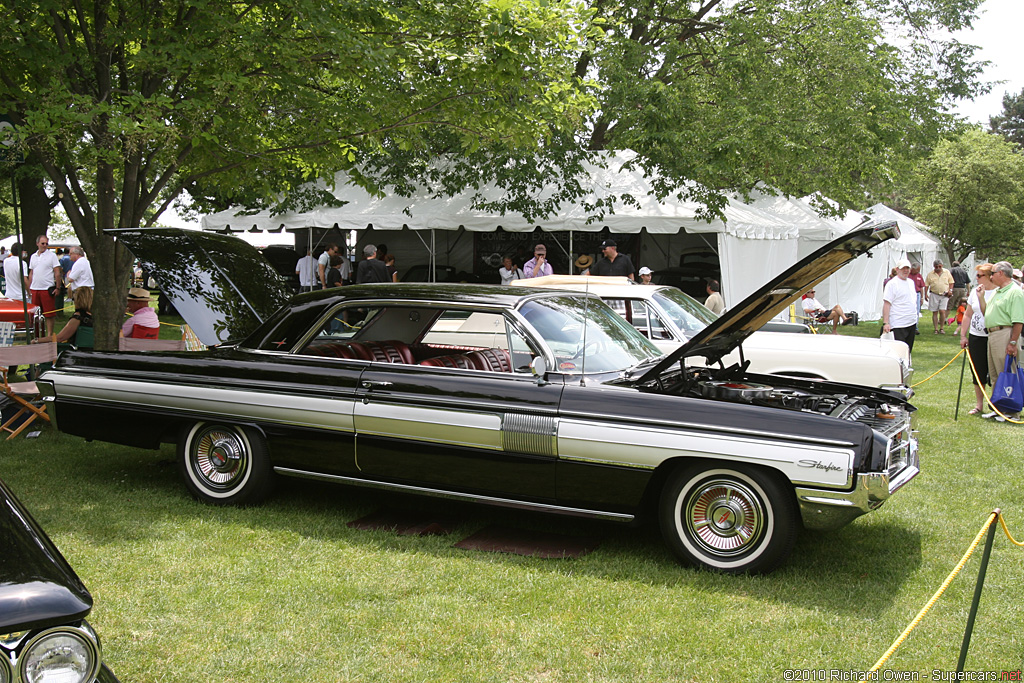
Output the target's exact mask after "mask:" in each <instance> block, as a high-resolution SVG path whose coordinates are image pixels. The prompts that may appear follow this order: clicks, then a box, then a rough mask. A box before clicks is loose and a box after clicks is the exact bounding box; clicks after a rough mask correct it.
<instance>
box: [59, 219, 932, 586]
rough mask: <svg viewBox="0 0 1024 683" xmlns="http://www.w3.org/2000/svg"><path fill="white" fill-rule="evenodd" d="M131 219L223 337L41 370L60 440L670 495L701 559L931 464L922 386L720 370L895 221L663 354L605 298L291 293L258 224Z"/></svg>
mask: <svg viewBox="0 0 1024 683" xmlns="http://www.w3.org/2000/svg"><path fill="white" fill-rule="evenodd" d="M117 234H118V235H119V237H120V239H122V240H124V241H125V243H126V244H127V245H128V246H129V248H130V249H131V250H132V251H133V252H134V253H135V255H136V256H138V257H139V258H140V259H142V260H143V261H144V262H146V264H147V267H149V268H150V269H152V271H153V272H154V273H156V274H157V277H158V279H159V280H160V283H161V285H162V286H163V287H164V288H165V290H167V291H169V292H173V296H174V297H175V304H176V306H177V308H178V310H179V311H180V312H181V314H182V315H183V316H184V317H185V318H186V320H188V322H189V323H190V324H191V325H192V327H193V329H194V331H195V332H196V334H197V336H198V337H199V338H200V339H201V340H202V341H203V342H204V343H205V344H207V345H209V346H212V347H214V348H211V349H210V350H208V351H205V352H198V353H189V352H170V353H157V352H141V353H140V352H136V353H128V352H92V353H82V352H66V353H64V354H63V355H62V356H61V357H60V359H59V360H58V361H57V364H56V366H55V368H54V369H53V370H52V371H50V372H47V373H46V374H45V375H44V376H43V378H42V380H41V382H40V385H41V387H42V390H43V392H44V396H45V397H46V400H48V401H49V404H50V409H51V411H52V414H53V416H54V419H55V422H56V424H57V426H58V428H59V429H60V430H62V431H64V432H68V433H70V434H75V435H78V436H82V437H85V438H87V439H98V440H103V441H111V442H116V443H123V444H128V445H134V446H139V447H143V448H157V447H159V445H160V444H161V443H164V442H171V443H175V444H177V447H178V463H179V467H180V469H181V473H182V477H183V479H184V482H185V485H186V486H187V487H188V488H189V490H190V491H191V492H192V493H193V494H194V495H195V496H196V497H197V498H199V499H201V500H203V501H206V502H209V503H215V504H224V503H237V504H249V503H255V502H258V501H259V500H261V499H263V498H265V497H266V496H267V495H268V494H269V493H270V491H271V489H272V487H273V484H274V480H275V478H276V477H279V476H289V477H301V478H308V479H317V480H324V481H331V482H337V483H341V484H349V485H357V486H368V487H377V488H382V489H390V490H397V491H406V492H413V493H420V494H426V495H434V496H445V497H452V498H459V499H464V500H471V501H477V502H481V503H488V504H492V505H502V506H512V507H518V508H529V509H534V510H541V511H547V512H552V513H559V514H566V515H582V516H590V517H598V518H603V519H608V520H615V521H621V522H629V521H632V520H634V519H636V518H637V517H638V516H639V515H640V514H641V512H642V511H644V510H647V509H654V510H656V516H657V522H658V524H659V526H660V528H661V531H662V533H663V535H664V537H665V539H666V541H667V543H668V545H669V546H670V547H671V548H672V549H673V551H674V552H675V553H676V554H677V555H678V556H679V558H680V559H682V560H683V561H684V562H687V563H691V564H696V565H700V566H704V567H708V568H711V569H715V570H719V571H725V572H753V571H767V570H770V569H772V568H773V567H775V566H777V565H778V564H779V563H780V562H782V561H783V560H784V559H785V558H786V557H787V556H788V555H789V553H790V551H791V549H792V547H793V543H794V539H795V538H796V534H797V532H798V530H799V529H800V528H801V527H807V528H814V529H834V528H837V527H839V526H842V525H843V524H846V523H848V522H849V521H851V520H852V519H854V518H855V517H857V516H858V515H862V514H864V513H866V512H869V511H870V510H873V509H875V508H877V507H878V506H880V505H881V504H882V503H884V502H885V501H886V499H888V498H889V496H890V495H891V494H892V493H894V492H895V491H896V490H897V489H899V488H900V487H901V486H903V485H904V484H906V483H907V482H908V481H909V480H910V479H912V478H913V477H914V476H915V475H916V474H917V473H918V456H917V442H916V440H915V439H914V438H913V435H912V431H911V421H910V418H911V413H912V411H913V410H914V409H913V407H912V406H910V405H909V404H908V403H907V401H906V399H905V398H904V397H903V396H902V395H900V394H897V393H894V392H889V391H885V390H881V389H875V388H870V387H863V386H856V385H852V384H838V383H829V382H823V381H812V380H801V379H794V378H787V377H781V376H774V375H764V376H761V375H755V374H752V373H749V372H748V371H747V363H746V362H745V361H743V360H742V353H741V355H740V359H741V360H740V362H739V363H737V364H734V365H728V366H726V365H724V364H723V363H722V362H721V359H722V358H723V357H724V356H726V354H728V353H730V352H731V351H733V350H734V349H736V348H740V349H741V350H742V343H743V340H744V339H745V338H746V337H747V336H749V335H750V334H752V333H753V332H754V331H755V330H757V329H760V328H761V327H762V326H763V325H764V323H765V322H767V321H768V320H770V319H771V318H772V317H773V316H774V315H776V313H778V312H779V311H780V310H782V308H784V307H785V306H786V305H787V304H788V302H789V301H791V300H792V299H794V298H795V297H797V296H799V295H800V293H801V292H803V291H806V290H808V289H810V288H812V287H813V286H814V285H815V284H816V283H818V282H820V281H821V280H822V279H824V278H825V277H827V276H828V275H829V274H830V273H832V272H833V271H835V270H836V269H838V268H839V267H841V266H842V265H843V264H845V263H847V262H848V261H850V260H852V259H853V258H855V257H856V256H858V255H859V254H861V253H863V252H865V251H867V250H869V249H870V248H871V247H872V246H874V245H876V244H878V243H879V242H881V241H883V240H886V239H889V238H891V237H893V236H895V235H898V230H897V228H896V227H895V225H894V224H892V225H885V226H880V227H878V228H876V229H871V228H866V229H861V230H858V231H855V232H852V233H850V234H848V235H846V236H845V237H843V238H841V239H839V240H836V241H834V242H832V243H830V244H828V245H826V246H825V247H822V248H821V249H820V250H818V251H817V252H815V253H814V254H812V255H810V256H809V257H808V258H807V259H805V260H804V261H802V262H800V263H797V264H796V265H794V266H793V267H792V268H790V269H788V270H787V271H785V272H784V273H782V274H781V275H780V276H779V277H778V278H776V280H774V281H772V282H770V283H768V284H767V285H765V286H764V287H763V288H761V289H760V290H759V291H757V292H755V294H754V295H752V296H751V297H750V298H748V299H747V300H745V301H743V302H741V303H740V304H739V305H737V306H734V307H733V308H732V309H731V310H730V311H728V312H727V313H726V314H725V315H723V316H722V317H721V318H719V319H717V320H716V321H715V322H713V323H712V324H710V325H708V326H707V327H706V328H704V329H703V330H701V331H700V332H699V333H697V334H695V335H694V336H693V337H692V338H691V339H690V340H689V342H687V343H686V344H684V345H683V346H681V347H680V348H679V349H677V350H676V351H674V352H673V353H671V354H669V355H667V356H662V355H660V354H661V352H660V351H659V350H658V349H657V347H655V346H654V345H653V344H652V343H651V342H650V341H649V340H648V339H647V338H646V337H644V336H643V335H641V334H640V333H639V332H637V330H636V329H635V328H634V327H633V326H632V325H630V324H629V323H627V322H626V321H625V320H623V318H622V317H621V316H619V315H618V314H616V313H615V312H614V311H613V310H612V309H611V308H609V307H608V305H607V304H605V303H604V302H603V301H601V299H600V298H598V297H597V296H595V295H592V294H589V293H585V292H568V291H560V290H538V289H527V288H517V287H494V286H491V287H488V286H482V285H459V284H436V283H435V284H391V283H388V284H376V285H356V286H351V287H343V288H340V289H334V290H324V291H319V292H311V293H307V294H300V295H298V296H296V297H294V298H291V299H289V298H288V297H287V296H286V295H285V293H284V291H283V290H284V288H283V287H281V288H280V290H278V289H275V288H274V287H272V286H271V285H272V284H273V283H274V282H277V280H276V278H275V276H274V274H273V272H272V271H270V268H269V266H268V265H267V264H266V262H265V261H262V259H259V258H258V255H256V254H255V253H254V252H253V251H252V250H251V249H249V248H248V245H246V244H245V243H243V242H240V241H238V240H234V239H232V238H228V237H223V236H220V235H202V234H197V233H183V232H180V231H169V230H166V229H158V230H133V231H118V232H117ZM261 262H262V263H261ZM695 357H702V358H704V359H705V360H704V361H703V362H699V363H698V362H692V361H691V360H690V359H692V358H695Z"/></svg>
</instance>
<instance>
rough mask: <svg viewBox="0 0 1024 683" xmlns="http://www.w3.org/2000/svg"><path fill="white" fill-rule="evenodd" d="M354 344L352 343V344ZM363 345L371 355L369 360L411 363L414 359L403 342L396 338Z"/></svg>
mask: <svg viewBox="0 0 1024 683" xmlns="http://www.w3.org/2000/svg"><path fill="white" fill-rule="evenodd" d="M353 345H354V344H353ZM365 346H366V348H367V350H368V351H369V352H370V354H371V355H372V358H371V360H375V361H377V362H378V363H406V364H409V365H411V364H413V363H415V362H416V359H415V358H413V356H412V351H411V350H410V349H409V346H408V345H407V344H406V343H405V342H401V341H397V340H389V341H379V342H372V341H371V342H366V343H365Z"/></svg>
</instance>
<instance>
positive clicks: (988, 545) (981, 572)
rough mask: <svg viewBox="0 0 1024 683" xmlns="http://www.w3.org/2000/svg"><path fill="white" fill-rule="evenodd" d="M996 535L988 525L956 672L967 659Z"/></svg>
mask: <svg viewBox="0 0 1024 683" xmlns="http://www.w3.org/2000/svg"><path fill="white" fill-rule="evenodd" d="M992 514H993V515H995V517H996V518H997V519H998V518H999V516H1000V515H1001V514H1002V511H1001V510H1000V509H999V508H996V509H995V510H993V511H992ZM995 537H996V525H995V524H990V525H989V527H988V538H986V539H985V550H984V552H983V553H982V555H981V567H980V568H979V569H978V583H977V584H975V586H974V600H973V601H971V613H970V614H969V615H968V616H967V627H966V628H965V629H964V641H963V644H962V645H961V646H960V659H959V660H957V663H956V671H957V673H961V672H963V670H964V663H965V662H966V661H967V650H968V648H970V646H971V634H972V633H973V631H974V618H975V617H976V616H978V604H979V603H980V602H981V589H982V587H984V585H985V573H986V572H987V571H988V558H989V555H991V554H992V540H993V539H994V538H995Z"/></svg>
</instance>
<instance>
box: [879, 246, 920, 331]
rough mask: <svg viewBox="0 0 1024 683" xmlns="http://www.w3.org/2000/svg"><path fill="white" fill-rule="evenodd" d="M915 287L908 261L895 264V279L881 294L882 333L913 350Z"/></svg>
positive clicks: (915, 323) (915, 304)
mask: <svg viewBox="0 0 1024 683" xmlns="http://www.w3.org/2000/svg"><path fill="white" fill-rule="evenodd" d="M917 317H918V315H917V285H916V283H915V282H914V281H913V280H911V279H910V261H908V260H907V259H903V260H902V261H900V262H899V263H897V264H896V277H894V278H892V279H891V280H889V281H888V282H886V283H885V289H884V291H883V292H882V332H892V336H893V338H895V339H896V340H897V341H901V342H906V344H907V346H909V347H910V350H911V351H913V350H914V338H915V337H916V336H917Z"/></svg>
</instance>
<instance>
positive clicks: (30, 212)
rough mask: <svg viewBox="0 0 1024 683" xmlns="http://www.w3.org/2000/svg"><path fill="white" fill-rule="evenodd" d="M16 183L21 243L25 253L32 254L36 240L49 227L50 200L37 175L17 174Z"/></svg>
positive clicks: (41, 180)
mask: <svg viewBox="0 0 1024 683" xmlns="http://www.w3.org/2000/svg"><path fill="white" fill-rule="evenodd" d="M35 168H36V169H38V166H37V167H35ZM17 183H18V203H19V204H20V205H21V243H22V245H23V246H24V247H25V249H26V251H28V252H29V253H32V252H33V251H35V250H36V247H35V244H36V238H37V237H39V236H40V235H45V234H46V229H47V228H48V227H50V198H49V197H48V196H47V195H46V188H44V187H43V179H42V178H41V177H40V176H39V175H38V174H37V173H32V174H30V175H22V174H20V173H19V177H18V180H17Z"/></svg>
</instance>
